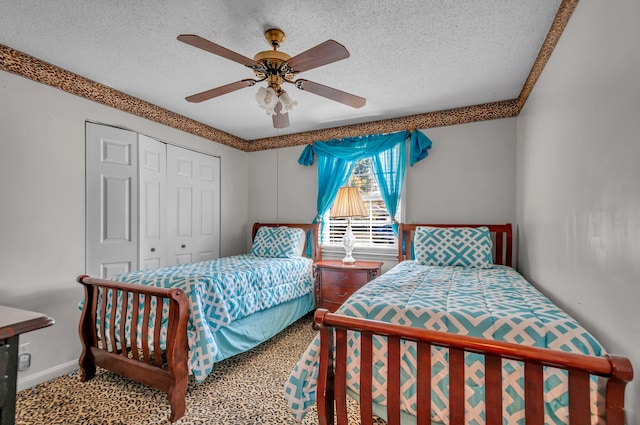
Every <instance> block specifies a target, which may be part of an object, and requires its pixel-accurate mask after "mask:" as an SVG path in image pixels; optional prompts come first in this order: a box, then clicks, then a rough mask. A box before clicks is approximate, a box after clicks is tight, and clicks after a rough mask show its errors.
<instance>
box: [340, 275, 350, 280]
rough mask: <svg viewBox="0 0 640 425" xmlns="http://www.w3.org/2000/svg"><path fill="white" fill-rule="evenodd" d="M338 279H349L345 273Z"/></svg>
mask: <svg viewBox="0 0 640 425" xmlns="http://www.w3.org/2000/svg"><path fill="white" fill-rule="evenodd" d="M338 279H340V280H347V279H349V276H347V275H343V276H340V277H339V278H338Z"/></svg>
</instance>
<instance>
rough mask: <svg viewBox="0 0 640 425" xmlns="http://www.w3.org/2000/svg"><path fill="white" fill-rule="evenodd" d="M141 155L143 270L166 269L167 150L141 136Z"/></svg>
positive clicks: (139, 141) (164, 146)
mask: <svg viewBox="0 0 640 425" xmlns="http://www.w3.org/2000/svg"><path fill="white" fill-rule="evenodd" d="M138 147H139V155H140V164H139V174H140V249H139V258H140V269H141V270H148V269H155V268H158V267H163V266H165V265H166V262H167V246H166V245H167V241H166V239H167V231H166V226H167V224H166V214H165V210H166V190H167V146H166V144H165V143H162V142H160V141H158V140H155V139H152V138H150V137H147V136H144V135H142V134H141V135H139V136H138Z"/></svg>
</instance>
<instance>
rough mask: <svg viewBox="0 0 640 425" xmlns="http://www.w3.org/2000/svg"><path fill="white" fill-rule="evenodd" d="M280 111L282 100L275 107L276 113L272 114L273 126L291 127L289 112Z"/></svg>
mask: <svg viewBox="0 0 640 425" xmlns="http://www.w3.org/2000/svg"><path fill="white" fill-rule="evenodd" d="M280 111H282V105H281V104H280V102H278V103H277V104H276V108H275V112H276V114H275V115H272V117H273V128H287V127H289V113H286V114H283V113H281V112H280Z"/></svg>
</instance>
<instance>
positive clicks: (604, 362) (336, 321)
mask: <svg viewBox="0 0 640 425" xmlns="http://www.w3.org/2000/svg"><path fill="white" fill-rule="evenodd" d="M315 321H316V323H317V324H318V325H319V327H320V367H319V373H318V391H317V401H318V403H317V404H318V419H319V423H320V425H328V424H333V423H334V408H335V412H336V413H337V423H338V425H345V424H348V418H347V408H346V363H347V357H346V356H347V349H346V345H347V331H358V332H360V333H361V344H362V346H361V349H360V356H361V357H360V361H361V364H360V389H361V391H360V414H361V423H362V424H363V425H367V424H371V423H372V408H371V406H372V393H371V388H372V376H371V370H372V337H373V335H380V336H384V337H386V338H387V342H388V353H387V355H388V360H387V362H388V376H387V423H388V424H389V425H396V424H400V392H401V390H400V385H401V382H400V356H401V354H400V346H401V341H402V340H405V341H413V342H415V343H416V344H417V396H416V400H417V423H418V424H430V423H431V417H430V415H431V347H432V346H440V347H446V348H448V349H449V415H450V417H449V420H450V421H449V423H450V424H452V425H462V424H464V423H465V422H464V421H465V396H464V392H465V376H464V373H465V362H464V356H465V353H479V354H482V355H484V356H485V415H486V424H487V425H494V424H496V425H497V424H502V423H503V419H502V412H503V406H502V400H503V394H502V393H503V390H502V360H503V359H508V360H516V361H520V362H522V363H524V373H525V376H524V379H525V388H524V394H525V415H524V416H525V418H526V423H527V424H528V425H529V424H543V423H544V400H543V392H544V385H543V383H544V382H543V367H544V366H551V367H554V368H558V369H561V370H565V371H568V376H569V387H568V393H569V397H568V398H569V418H570V421H571V422H570V423H571V425H575V424H591V417H590V415H591V412H590V394H589V391H590V388H589V384H590V376H591V375H595V376H599V377H603V378H607V380H606V391H605V398H606V399H605V400H606V401H605V406H604V410H605V411H604V412H603V413H604V417H605V418H606V423H607V424H608V425H624V423H625V413H624V391H625V386H626V383H627V382H629V381H631V379H632V378H633V369H632V366H631V362H630V361H629V360H628V359H627V358H624V357H618V356H609V355H607V356H605V357H594V356H587V355H581V354H575V353H565V352H561V351H555V350H549V349H544V348H535V347H525V346H522V345H518V344H512V343H506V342H500V341H493V340H486V339H482V338H476V337H470V336H463V335H454V334H448V333H445V332H437V331H429V330H425V329H419V328H413V327H407V326H401V325H397V324H391V323H385V322H380V321H375V320H367V319H362V318H355V317H348V316H343V315H339V314H333V313H329V311H328V310H325V309H318V310H317V311H316V313H315ZM334 331H335V332H334ZM334 334H335V336H334ZM334 338H335V339H334ZM334 347H335V358H334ZM334 401H335V406H334Z"/></svg>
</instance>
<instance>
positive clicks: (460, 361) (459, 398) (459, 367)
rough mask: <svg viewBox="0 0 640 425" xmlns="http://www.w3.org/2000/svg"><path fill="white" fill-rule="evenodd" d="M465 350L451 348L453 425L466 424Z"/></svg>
mask: <svg viewBox="0 0 640 425" xmlns="http://www.w3.org/2000/svg"><path fill="white" fill-rule="evenodd" d="M464 402H465V397H464V350H461V349H459V348H453V347H452V348H449V416H450V418H449V419H450V421H451V424H452V425H464Z"/></svg>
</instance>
